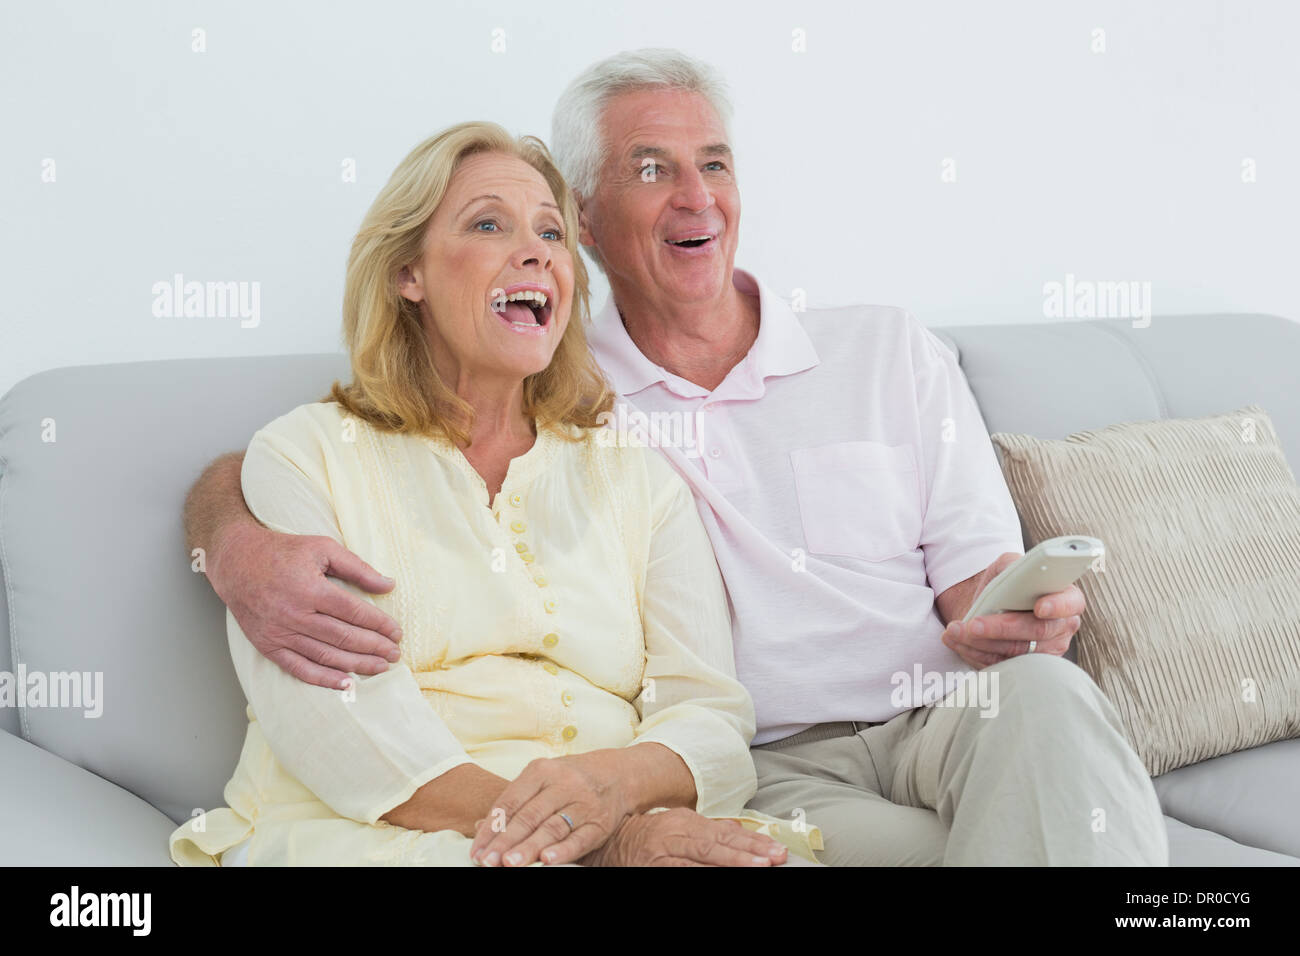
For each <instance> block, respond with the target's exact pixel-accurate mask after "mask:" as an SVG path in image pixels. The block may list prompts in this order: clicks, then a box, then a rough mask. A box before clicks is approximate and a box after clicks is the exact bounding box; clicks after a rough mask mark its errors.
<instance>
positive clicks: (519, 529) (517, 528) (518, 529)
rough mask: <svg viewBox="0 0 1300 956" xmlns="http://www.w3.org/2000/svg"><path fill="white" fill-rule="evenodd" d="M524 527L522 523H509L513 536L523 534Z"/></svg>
mask: <svg viewBox="0 0 1300 956" xmlns="http://www.w3.org/2000/svg"><path fill="white" fill-rule="evenodd" d="M526 527H527V525H525V524H524V523H523V522H522V521H512V522H510V530H511V531H513V532H514V533H515V534H523V533H524V528H526Z"/></svg>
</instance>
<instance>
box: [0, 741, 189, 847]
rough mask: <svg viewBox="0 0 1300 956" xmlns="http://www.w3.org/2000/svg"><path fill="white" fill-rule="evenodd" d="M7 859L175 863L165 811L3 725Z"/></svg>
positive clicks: (1, 792) (0, 810)
mask: <svg viewBox="0 0 1300 956" xmlns="http://www.w3.org/2000/svg"><path fill="white" fill-rule="evenodd" d="M0 767H3V768H4V773H3V774H0V847H3V849H2V850H0V863H3V864H4V865H5V866H170V865H171V859H170V858H169V856H168V854H167V838H168V837H169V836H170V835H171V832H172V831H173V830H174V829H176V824H174V823H172V821H171V820H170V819H168V818H167V817H166V816H164V815H163V814H161V813H159V812H158V811H157V810H155V809H154V808H153V807H151V806H150V805H149V804H148V803H146V802H145V801H143V800H141V799H140V798H139V797H137V796H135V795H134V794H132V793H128V792H127V791H125V790H123V789H122V788H121V787H119V786H116V785H115V784H111V783H109V782H108V781H107V780H105V779H103V778H102V777H97V776H95V775H94V774H93V773H91V772H90V771H88V770H82V769H81V768H80V767H78V766H76V765H75V764H71V763H68V762H67V761H66V760H64V759H63V758H61V757H56V756H55V755H54V754H52V753H49V752H48V751H45V750H42V749H41V748H40V747H37V746H35V745H33V744H29V743H28V742H27V741H25V740H23V739H22V738H21V737H15V736H14V735H13V734H7V733H0Z"/></svg>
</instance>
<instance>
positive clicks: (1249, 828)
mask: <svg viewBox="0 0 1300 956" xmlns="http://www.w3.org/2000/svg"><path fill="white" fill-rule="evenodd" d="M1151 782H1152V783H1153V784H1154V785H1155V788H1156V795H1157V796H1158V797H1159V798H1160V806H1161V807H1162V808H1163V809H1164V811H1165V813H1167V814H1169V815H1170V816H1174V817H1177V818H1178V819H1179V820H1182V821H1183V822H1184V823H1187V824H1190V825H1191V826H1194V827H1201V828H1203V829H1206V830H1213V831H1215V832H1216V833H1222V834H1223V835H1224V836H1227V837H1231V838H1232V839H1233V840H1236V841H1237V842H1238V843H1244V844H1247V845H1249V846H1255V847H1261V848H1263V849H1266V850H1275V851H1277V852H1278V853H1286V854H1289V855H1290V856H1296V857H1300V813H1297V808H1300V739H1297V740H1279V741H1277V742H1276V743H1271V744H1265V745H1264V746H1262V747H1253V748H1251V749H1250V750H1239V751H1237V752H1236V753H1232V754H1225V755H1224V756H1222V757H1215V758H1214V759H1213V760H1206V761H1202V762H1201V763H1197V764H1193V765H1192V766H1190V767H1182V768H1180V769H1178V770H1173V771H1170V772H1169V773H1165V774H1161V775H1160V776H1158V777H1156V778H1154V779H1153V780H1152V781H1151Z"/></svg>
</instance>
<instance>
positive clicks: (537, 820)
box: [171, 123, 817, 866]
mask: <svg viewBox="0 0 1300 956" xmlns="http://www.w3.org/2000/svg"><path fill="white" fill-rule="evenodd" d="M577 232H578V229H577V214H576V209H575V205H574V202H573V199H572V198H571V195H570V193H569V190H568V188H567V187H566V185H565V183H564V181H563V179H562V178H561V176H560V175H559V173H558V172H557V171H556V169H555V167H554V166H553V165H552V163H551V159H550V157H549V155H548V154H547V152H546V149H545V147H544V146H543V145H542V144H541V143H540V141H538V140H536V139H533V138H531V137H524V138H522V139H518V140H516V139H514V138H512V137H511V136H510V135H509V134H507V133H506V132H505V130H503V129H502V128H500V127H499V126H496V125H494V124H488V123H466V124H462V125H458V126H455V127H452V128H450V129H448V130H446V131H444V132H442V133H440V134H438V135H436V136H434V137H432V138H430V139H429V140H427V141H425V142H424V143H422V144H420V145H419V146H418V147H416V149H415V150H413V151H412V152H411V154H410V155H409V156H407V157H406V159H405V160H403V162H402V163H401V165H399V166H398V168H397V170H396V172H394V174H393V176H392V178H391V179H390V181H389V182H388V184H387V185H386V186H385V187H384V189H383V191H382V192H381V193H380V195H379V197H378V199H377V200H376V201H375V203H374V205H373V206H372V207H371V209H370V211H369V213H368V215H367V216H366V218H365V221H364V223H363V224H362V227H361V230H360V232H359V234H358V235H357V238H356V240H355V242H354V243H353V247H352V254H351V257H350V259H349V261H348V271H347V283H346V292H345V299H344V332H345V337H346V340H347V343H348V348H349V351H350V354H351V362H352V382H351V383H350V384H348V385H346V386H341V385H339V384H338V383H335V385H334V387H333V390H332V392H331V394H330V395H329V396H328V397H327V398H326V399H325V400H322V401H321V402H318V403H313V404H308V405H302V406H300V407H298V408H295V409H293V410H292V411H291V412H289V413H288V414H286V415H284V416H282V417H280V418H277V419H276V420H275V421H273V422H271V423H270V424H269V425H267V426H266V427H265V428H263V429H261V430H260V431H259V432H258V433H257V434H256V435H254V437H253V439H252V442H251V444H250V445H249V448H248V452H247V454H246V456H245V459H244V464H243V471H242V485H243V490H244V496H245V499H246V501H247V504H248V506H249V508H250V510H251V511H252V512H253V514H254V515H255V516H256V517H257V518H258V519H259V520H260V521H261V522H262V523H263V524H265V525H266V526H268V527H270V528H272V529H275V530H278V531H283V532H289V533H294V534H307V535H325V536H328V537H330V538H332V539H334V540H335V541H337V542H339V543H340V544H342V545H344V546H345V547H347V548H348V549H350V550H352V551H354V552H356V553H357V554H359V555H362V556H364V558H365V560H366V561H367V562H369V563H370V564H371V565H373V566H375V567H378V568H380V569H383V570H384V571H385V572H386V573H387V574H389V575H390V576H391V577H393V578H394V579H395V580H396V586H395V587H394V588H393V589H392V590H391V591H390V592H389V593H387V594H385V595H383V596H378V597H376V596H370V595H367V596H366V599H367V600H370V601H373V602H374V603H375V604H377V605H378V606H379V607H380V608H381V609H383V610H384V611H386V612H388V613H389V614H391V615H392V617H393V618H394V619H396V620H397V622H398V623H399V625H400V627H401V629H402V637H401V645H400V646H401V661H400V663H398V664H397V665H396V666H394V667H392V668H390V669H389V670H387V671H385V672H383V673H380V674H377V675H374V676H369V677H354V678H353V679H352V680H350V681H349V685H350V686H347V687H345V688H344V689H341V690H331V689H327V688H324V687H318V686H315V685H312V684H307V683H304V682H301V681H299V680H297V679H296V678H294V677H292V676H290V675H289V674H287V673H285V672H284V671H283V670H282V669H281V668H280V667H279V666H277V664H276V663H275V662H273V661H271V660H268V659H266V658H265V657H263V656H262V655H261V654H259V653H258V652H257V651H256V650H255V649H254V648H253V647H252V645H251V644H249V642H248V641H247V640H246V639H245V637H244V635H243V633H242V632H241V631H240V629H239V626H238V625H237V623H236V622H235V619H234V616H233V615H231V614H228V615H227V633H228V638H229V643H230V651H231V655H232V657H233V659H234V663H235V667H236V670H237V672H238V675H239V680H240V683H241V685H242V686H243V689H244V693H245V695H246V696H247V698H248V702H249V709H248V717H249V726H248V733H247V736H246V738H245V742H244V748H243V751H242V753H241V755H240V759H239V763H238V766H237V767H236V768H235V772H234V776H233V777H232V778H231V780H230V782H229V783H228V784H227V786H226V789H225V794H224V796H225V799H226V802H227V804H228V806H226V807H223V808H220V809H218V810H215V811H211V812H208V813H206V814H204V815H202V816H201V817H199V818H197V819H196V820H195V821H192V822H189V823H186V824H183V825H182V826H180V827H179V828H178V829H177V830H176V831H175V832H174V833H173V835H172V838H171V853H172V858H173V859H174V860H175V861H176V862H177V863H180V864H186V865H189V864H207V865H211V864H216V863H221V862H224V863H226V864H230V863H232V862H246V863H248V864H253V865H259V864H260V865H279V864H432V865H441V864H449V865H467V864H471V863H480V864H483V865H490V866H491V865H504V866H524V865H530V864H537V863H541V864H563V863H582V864H588V865H640V864H657V863H676V864H686V865H689V864H704V865H707V864H717V865H733V866H754V865H757V866H770V865H775V864H781V863H784V862H786V860H787V846H786V844H789V845H790V846H791V847H793V848H794V849H795V851H796V854H798V855H800V856H802V857H806V858H809V859H811V858H812V853H811V849H812V848H813V847H814V846H815V845H816V841H817V832H816V830H815V829H812V830H811V831H805V830H804V829H803V828H798V829H796V828H794V827H790V826H787V825H783V824H782V823H781V821H776V820H773V819H771V818H764V817H760V816H757V815H754V814H752V813H746V812H744V811H742V808H743V807H744V805H745V803H746V801H747V800H748V799H749V798H750V796H752V794H753V793H754V790H755V774H754V768H753V764H752V762H751V759H750V755H749V750H748V743H749V740H750V738H751V737H752V735H753V732H754V715H753V706H752V703H751V701H750V699H749V696H748V694H747V693H746V692H745V690H744V688H742V687H741V685H740V684H739V683H738V682H737V681H736V679H735V676H734V665H733V662H732V651H731V632H730V620H729V614H728V610H727V604H726V597H725V594H724V591H723V587H722V581H721V577H720V575H719V572H718V569H717V565H716V563H715V561H714V557H713V553H712V550H711V549H710V546H709V542H708V538H707V537H706V534H705V532H704V529H703V526H702V525H701V523H700V520H699V517H698V515H697V513H696V510H695V505H694V502H693V500H692V497H691V494H690V492H689V491H688V489H687V487H686V485H685V484H684V482H683V481H682V480H681V479H680V477H679V476H677V475H676V474H675V473H674V472H672V470H671V469H670V467H669V466H668V465H667V464H666V463H664V461H663V460H662V458H661V457H660V456H659V455H658V454H657V453H656V452H654V451H652V450H647V449H644V448H639V447H620V446H618V445H617V444H611V443H609V442H608V441H602V440H601V435H602V434H604V435H608V433H605V432H602V430H601V429H599V428H597V427H596V426H597V424H598V420H599V416H600V415H601V413H602V412H606V411H609V410H610V409H611V408H612V404H613V396H612V394H611V393H610V391H609V390H608V388H607V386H606V385H605V382H604V380H603V378H602V376H601V375H600V372H599V370H598V369H597V367H596V365H595V364H594V361H593V359H592V358H591V355H590V353H589V351H588V349H587V346H586V340H585V337H584V332H583V321H584V319H585V317H586V315H587V310H588V309H587V277H586V272H585V269H584V267H583V264H582V260H581V258H580V257H579V255H578V251H577V244H576V241H577ZM331 586H333V585H331ZM349 589H350V590H353V591H354V592H355V593H361V592H359V591H357V589H355V588H351V586H349ZM665 809H666V810H667V812H661V811H663V810H665ZM769 833H770V834H774V835H775V836H777V837H778V838H779V839H773V838H772V837H771V836H768V835H765V834H769ZM810 841H811V842H810Z"/></svg>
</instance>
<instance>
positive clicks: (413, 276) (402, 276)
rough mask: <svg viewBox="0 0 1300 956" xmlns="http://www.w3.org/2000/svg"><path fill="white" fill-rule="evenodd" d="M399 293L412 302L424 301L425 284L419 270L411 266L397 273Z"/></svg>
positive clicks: (403, 267) (404, 267)
mask: <svg viewBox="0 0 1300 956" xmlns="http://www.w3.org/2000/svg"><path fill="white" fill-rule="evenodd" d="M397 293H398V295H400V296H401V297H402V298H404V299H410V300H411V301H412V302H423V301H424V282H423V280H422V278H421V277H420V275H419V274H418V270H415V269H412V268H411V267H410V266H402V268H401V269H399V270H398V272H397Z"/></svg>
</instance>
